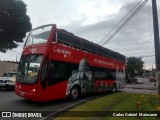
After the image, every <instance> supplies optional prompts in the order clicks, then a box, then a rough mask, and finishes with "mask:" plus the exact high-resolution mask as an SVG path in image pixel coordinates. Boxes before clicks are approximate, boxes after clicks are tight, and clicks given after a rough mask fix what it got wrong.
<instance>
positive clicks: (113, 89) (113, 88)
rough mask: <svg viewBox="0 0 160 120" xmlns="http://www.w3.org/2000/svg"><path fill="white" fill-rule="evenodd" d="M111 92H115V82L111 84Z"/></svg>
mask: <svg viewBox="0 0 160 120" xmlns="http://www.w3.org/2000/svg"><path fill="white" fill-rule="evenodd" d="M111 92H112V93H115V92H116V85H115V84H113V86H112V91H111Z"/></svg>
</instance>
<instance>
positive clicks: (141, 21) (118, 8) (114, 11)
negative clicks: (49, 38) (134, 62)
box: [0, 0, 160, 69]
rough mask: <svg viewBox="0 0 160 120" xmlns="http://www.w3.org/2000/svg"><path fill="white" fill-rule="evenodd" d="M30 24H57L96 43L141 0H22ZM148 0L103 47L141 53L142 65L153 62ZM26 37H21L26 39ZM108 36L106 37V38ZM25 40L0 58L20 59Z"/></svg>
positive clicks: (151, 28) (130, 53)
mask: <svg viewBox="0 0 160 120" xmlns="http://www.w3.org/2000/svg"><path fill="white" fill-rule="evenodd" d="M23 1H24V3H25V4H26V5H27V15H29V16H30V20H31V23H32V28H35V27H38V26H41V25H44V24H52V23H54V24H56V25H57V27H58V28H61V29H65V30H67V31H69V32H72V33H73V34H75V35H76V36H79V37H82V38H85V39H87V40H89V41H92V42H94V43H97V44H99V43H100V41H101V40H102V39H103V38H104V37H105V36H106V35H107V34H108V33H110V32H111V31H112V29H113V28H114V27H115V26H116V25H117V24H118V23H119V22H120V21H121V20H122V18H123V17H124V16H125V15H126V14H128V12H129V11H130V10H131V9H132V8H133V7H134V6H135V5H136V4H137V3H138V2H140V1H141V3H142V2H143V1H144V0H41V1H40V0H23ZM151 7H152V6H151V0H149V1H148V2H147V3H146V5H145V6H144V7H143V8H142V9H141V10H140V11H139V12H138V13H137V14H136V15H135V16H134V17H133V18H132V19H131V20H130V21H129V22H128V23H127V24H126V25H125V26H124V27H123V28H122V29H121V30H120V31H119V32H118V33H117V34H116V35H115V36H114V37H113V38H112V39H111V40H110V41H109V42H107V43H106V44H105V46H104V47H106V48H109V49H111V50H114V51H117V52H119V53H121V54H123V55H126V56H127V57H130V56H136V57H140V56H141V57H142V60H143V61H144V62H145V68H146V69H149V68H152V66H153V67H154V66H155V56H154V37H153V25H152V24H153V21H152V8H151ZM157 7H158V15H159V25H160V1H159V0H157ZM25 40H26V39H24V41H25ZM105 40H107V38H106V39H105ZM23 45H24V43H20V44H19V47H18V48H16V49H13V50H8V51H7V53H5V54H4V53H0V60H11V61H16V59H17V60H19V59H20V56H21V53H22V50H23Z"/></svg>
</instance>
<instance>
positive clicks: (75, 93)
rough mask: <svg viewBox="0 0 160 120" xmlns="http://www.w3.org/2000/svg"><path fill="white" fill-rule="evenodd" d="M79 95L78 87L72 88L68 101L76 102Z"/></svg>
mask: <svg viewBox="0 0 160 120" xmlns="http://www.w3.org/2000/svg"><path fill="white" fill-rule="evenodd" d="M79 95H80V90H79V88H78V87H73V88H72V89H71V91H70V94H69V99H70V100H72V101H73V100H76V99H78V97H79Z"/></svg>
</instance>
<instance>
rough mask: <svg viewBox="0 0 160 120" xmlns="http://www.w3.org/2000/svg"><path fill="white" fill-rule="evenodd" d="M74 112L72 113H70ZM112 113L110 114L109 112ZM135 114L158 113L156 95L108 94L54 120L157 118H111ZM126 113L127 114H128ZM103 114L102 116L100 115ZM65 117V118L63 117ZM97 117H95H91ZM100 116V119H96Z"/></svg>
mask: <svg viewBox="0 0 160 120" xmlns="http://www.w3.org/2000/svg"><path fill="white" fill-rule="evenodd" d="M72 111H74V112H72ZM110 111H112V112H110ZM123 111H125V112H127V111H128V112H131V113H137V112H141V111H145V112H146V111H155V112H156V111H159V112H160V101H159V99H158V96H156V95H147V94H129V93H125V92H118V93H115V94H108V95H104V96H102V97H99V98H97V99H94V100H90V101H87V102H85V103H84V104H81V105H79V106H77V107H75V108H73V109H71V110H70V111H69V112H66V113H64V114H62V115H61V117H58V118H56V120H75V119H76V120H97V119H99V120H157V119H158V118H157V117H141V118H140V117H113V112H118V113H124V112H123ZM128 112H127V113H128ZM68 113H70V115H69V114H68ZM101 113H103V114H102V115H100V114H101ZM73 114H74V115H75V116H83V117H69V116H73ZM63 116H67V117H63ZM84 116H89V117H84ZM91 116H97V117H91ZM98 116H100V117H98Z"/></svg>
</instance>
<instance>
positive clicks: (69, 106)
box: [39, 96, 97, 120]
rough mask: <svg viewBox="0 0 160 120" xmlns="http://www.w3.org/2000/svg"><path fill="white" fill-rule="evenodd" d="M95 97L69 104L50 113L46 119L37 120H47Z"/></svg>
mask: <svg viewBox="0 0 160 120" xmlns="http://www.w3.org/2000/svg"><path fill="white" fill-rule="evenodd" d="M96 97H97V96H94V97H90V98H87V99H84V100H80V101H78V102H76V103H73V104H71V105H68V106H66V107H64V108H62V109H59V110H57V111H56V112H53V113H51V114H48V115H47V116H46V117H43V118H41V119H39V120H45V119H47V118H48V117H50V116H51V117H52V116H54V115H56V114H57V113H59V112H61V111H65V110H66V109H69V108H71V107H73V106H75V105H77V104H80V103H83V102H85V101H87V100H90V99H93V98H96Z"/></svg>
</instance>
